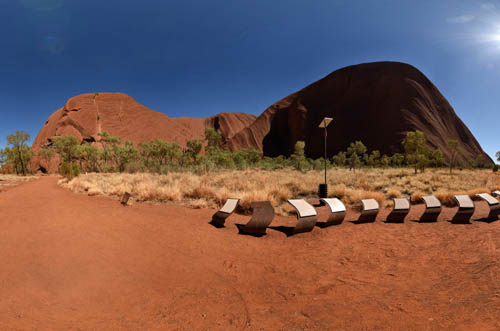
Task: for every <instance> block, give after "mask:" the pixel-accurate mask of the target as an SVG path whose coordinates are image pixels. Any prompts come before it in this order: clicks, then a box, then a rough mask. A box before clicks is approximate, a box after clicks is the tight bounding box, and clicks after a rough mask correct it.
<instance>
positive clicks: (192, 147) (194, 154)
mask: <svg viewBox="0 0 500 331" xmlns="http://www.w3.org/2000/svg"><path fill="white" fill-rule="evenodd" d="M186 147H187V148H186V151H185V154H186V155H187V156H188V157H189V158H190V159H191V160H192V162H196V160H197V159H198V156H199V155H200V153H201V150H202V149H203V140H188V141H187V142H186Z"/></svg>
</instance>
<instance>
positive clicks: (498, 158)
mask: <svg viewBox="0 0 500 331" xmlns="http://www.w3.org/2000/svg"><path fill="white" fill-rule="evenodd" d="M495 156H496V157H497V161H498V162H500V152H497V154H496V155H495Z"/></svg>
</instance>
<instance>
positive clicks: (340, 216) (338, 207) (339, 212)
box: [320, 198, 347, 226]
mask: <svg viewBox="0 0 500 331" xmlns="http://www.w3.org/2000/svg"><path fill="white" fill-rule="evenodd" d="M320 200H321V201H323V202H324V203H325V204H326V205H327V206H328V208H330V214H329V215H328V219H327V221H326V222H322V224H323V226H330V225H339V224H342V221H343V220H344V218H345V215H346V212H347V211H346V208H345V206H344V204H343V203H342V201H340V200H339V199H337V198H332V199H320Z"/></svg>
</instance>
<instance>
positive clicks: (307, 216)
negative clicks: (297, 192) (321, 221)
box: [288, 199, 318, 234]
mask: <svg viewBox="0 0 500 331" xmlns="http://www.w3.org/2000/svg"><path fill="white" fill-rule="evenodd" d="M288 203H289V204H291V205H292V206H293V207H294V208H295V210H296V212H297V225H296V226H295V228H294V229H293V234H297V233H302V232H310V231H312V229H314V226H315V225H316V222H317V221H318V213H317V212H316V209H314V207H313V206H312V205H310V204H309V203H307V202H306V201H305V200H304V199H291V200H288Z"/></svg>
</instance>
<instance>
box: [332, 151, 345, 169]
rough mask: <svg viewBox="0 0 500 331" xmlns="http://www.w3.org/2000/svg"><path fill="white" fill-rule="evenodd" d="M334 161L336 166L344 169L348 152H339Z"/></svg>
mask: <svg viewBox="0 0 500 331" xmlns="http://www.w3.org/2000/svg"><path fill="white" fill-rule="evenodd" d="M332 159H333V163H334V164H335V165H337V166H339V167H343V166H345V165H346V163H347V154H346V152H338V154H337V155H334V156H333V158H332Z"/></svg>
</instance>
